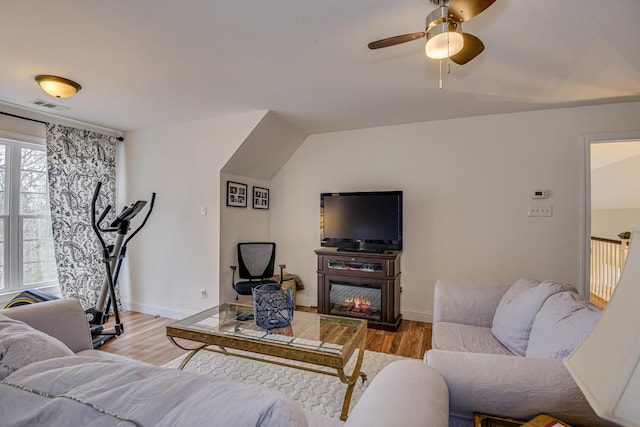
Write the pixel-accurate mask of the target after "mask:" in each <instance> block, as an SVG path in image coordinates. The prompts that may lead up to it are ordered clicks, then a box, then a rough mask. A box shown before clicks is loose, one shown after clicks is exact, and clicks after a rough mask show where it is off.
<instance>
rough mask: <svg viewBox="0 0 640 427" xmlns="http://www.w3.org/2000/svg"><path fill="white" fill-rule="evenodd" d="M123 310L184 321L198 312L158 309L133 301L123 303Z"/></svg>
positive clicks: (166, 308)
mask: <svg viewBox="0 0 640 427" xmlns="http://www.w3.org/2000/svg"><path fill="white" fill-rule="evenodd" d="M122 308H124V309H125V310H131V311H137V312H138V313H144V314H151V315H152V316H160V317H166V318H167V319H184V318H185V317H188V316H191V315H192V314H196V313H197V311H183V310H176V309H173V308H168V307H157V306H154V305H149V304H137V303H135V302H131V301H122Z"/></svg>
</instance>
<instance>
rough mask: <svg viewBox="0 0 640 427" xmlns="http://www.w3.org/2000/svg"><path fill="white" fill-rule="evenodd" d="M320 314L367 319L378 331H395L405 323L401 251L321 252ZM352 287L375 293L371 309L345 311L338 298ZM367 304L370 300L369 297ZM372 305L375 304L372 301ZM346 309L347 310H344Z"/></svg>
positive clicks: (333, 250)
mask: <svg viewBox="0 0 640 427" xmlns="http://www.w3.org/2000/svg"><path fill="white" fill-rule="evenodd" d="M315 252H316V254H317V256H318V270H317V273H318V312H319V313H323V314H334V315H339V316H347V317H358V318H364V319H367V320H368V323H369V326H370V327H372V328H376V329H384V330H387V331H396V330H397V329H398V327H399V326H400V322H402V315H401V314H400V292H401V288H400V255H401V252H398V251H384V252H383V253H369V252H342V251H337V250H336V249H328V248H327V249H325V248H322V249H318V250H316V251H315ZM348 288H353V291H354V293H355V294H358V291H359V290H362V291H363V292H366V293H369V294H373V295H374V297H373V298H372V300H375V301H376V302H375V303H371V304H370V306H371V309H370V310H368V311H366V310H364V311H359V310H360V309H359V308H358V309H357V310H353V311H352V308H351V307H347V308H345V307H346V306H347V305H348V303H346V302H343V301H345V300H343V299H342V298H341V297H339V296H338V295H337V293H338V292H339V291H344V290H348ZM367 301H369V299H368V298H367ZM372 302H373V301H372ZM365 308H366V307H365ZM345 310H346V311H345Z"/></svg>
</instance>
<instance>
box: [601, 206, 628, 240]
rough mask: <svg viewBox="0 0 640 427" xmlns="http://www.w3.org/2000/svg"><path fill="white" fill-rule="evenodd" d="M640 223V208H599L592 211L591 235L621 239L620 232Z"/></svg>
mask: <svg viewBox="0 0 640 427" xmlns="http://www.w3.org/2000/svg"><path fill="white" fill-rule="evenodd" d="M636 224H640V209H598V210H592V211H591V235H592V236H594V237H602V238H604V239H611V240H620V237H618V234H620V233H622V232H624V231H631V228H632V227H633V226H634V225H636Z"/></svg>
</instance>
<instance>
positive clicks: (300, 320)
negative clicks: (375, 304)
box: [167, 303, 367, 421]
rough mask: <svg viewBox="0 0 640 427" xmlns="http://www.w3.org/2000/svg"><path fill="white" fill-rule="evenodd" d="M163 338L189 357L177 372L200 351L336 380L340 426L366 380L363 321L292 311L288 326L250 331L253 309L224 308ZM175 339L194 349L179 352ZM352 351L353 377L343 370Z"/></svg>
mask: <svg viewBox="0 0 640 427" xmlns="http://www.w3.org/2000/svg"><path fill="white" fill-rule="evenodd" d="M167 337H168V338H169V340H170V341H171V342H172V343H173V344H175V345H176V346H177V347H179V348H181V349H183V350H187V351H189V352H190V353H189V354H188V355H187V357H185V359H184V360H183V361H182V363H181V365H180V368H179V369H183V368H184V367H185V365H186V364H187V363H188V362H189V360H191V358H192V357H193V356H194V355H195V354H196V353H198V352H199V351H200V350H206V351H211V352H214V353H222V354H225V355H230V356H237V357H243V358H246V359H252V360H259V361H262V362H267V363H274V364H277V365H281V366H288V367H292V368H296V369H303V370H306V371H311V372H317V373H321V374H326V375H333V376H337V377H338V378H340V381H342V382H343V383H344V384H346V385H347V391H346V393H345V396H344V401H343V404H342V413H341V415H340V419H341V420H343V421H344V420H346V419H347V414H348V412H349V404H350V403H351V395H352V394H353V389H354V386H355V384H356V382H357V380H358V377H360V378H362V381H363V382H364V381H366V380H367V376H366V374H365V373H364V372H361V371H360V369H361V368H362V360H363V358H364V349H365V342H366V338H367V321H366V320H364V319H356V318H348V317H339V316H329V315H324V314H317V313H307V312H303V311H295V312H294V316H293V321H292V322H291V324H290V325H288V326H286V327H284V328H280V329H272V330H266V329H263V328H260V327H258V326H256V324H255V322H254V320H253V306H250V305H242V304H231V303H225V304H221V305H219V306H216V307H213V308H210V309H208V310H205V311H202V312H200V313H197V314H194V315H193V316H190V317H187V318H186V319H183V320H180V321H178V322H176V323H173V324H171V325H169V326H167ZM176 338H180V339H184V340H189V341H193V342H197V343H199V344H200V345H198V346H197V347H193V348H189V347H185V346H183V345H181V344H180V343H178V342H176ZM356 349H357V350H359V351H358V356H357V359H356V361H355V366H354V368H353V372H351V374H347V373H345V367H346V365H347V363H348V362H349V360H350V359H351V357H352V356H353V355H354V353H355V351H356ZM234 350H242V351H243V352H249V353H250V354H246V353H239V352H237V351H236V352H234ZM261 356H273V357H277V358H279V359H285V360H272V359H269V358H264V357H261ZM287 360H291V361H295V362H304V363H305V364H311V365H316V366H318V368H317V369H316V368H314V367H313V366H311V367H310V366H299V365H295V364H291V363H287ZM321 367H325V368H330V369H331V370H327V369H321ZM334 370H335V372H334Z"/></svg>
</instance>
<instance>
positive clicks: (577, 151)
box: [271, 103, 640, 321]
mask: <svg viewBox="0 0 640 427" xmlns="http://www.w3.org/2000/svg"><path fill="white" fill-rule="evenodd" d="M639 115H640V103H627V104H612V105H605V106H597V107H584V108H571V109H558V110H547V111H536V112H526V113H517V114H501V115H493V116H483V117H471V118H464V119H456V120H445V121H435V122H424V123H415V124H408V125H401V126H389V127H380V128H370V129H361V130H354V131H347V132H336V133H327V134H318V135H311V136H309V137H308V138H307V140H306V141H305V142H304V143H303V144H302V146H301V147H300V148H299V149H298V150H297V151H296V153H295V154H294V155H293V156H292V158H291V159H290V160H289V162H288V163H287V164H286V165H285V166H284V167H283V168H282V169H281V171H280V172H279V173H278V175H277V176H276V177H275V178H274V179H273V180H272V183H271V206H272V213H271V218H272V230H271V233H272V237H273V238H274V239H275V240H276V241H278V243H279V253H280V257H281V258H282V259H284V260H286V263H287V265H288V267H289V268H288V270H289V271H291V272H293V273H297V274H298V275H300V276H301V278H302V279H303V281H304V283H305V285H306V288H307V289H306V290H305V291H303V292H301V293H299V294H298V301H299V304H303V305H316V303H317V295H316V292H317V283H316V273H315V272H316V258H315V254H314V252H313V251H314V249H317V248H318V247H319V240H320V239H319V194H320V193H321V192H324V191H354V190H403V191H404V203H405V206H404V235H405V240H404V251H403V255H402V286H403V289H404V293H403V294H402V304H401V308H402V312H403V316H404V317H405V318H408V319H414V320H423V321H424V320H426V321H429V320H430V319H431V315H432V311H433V307H432V299H433V286H434V282H435V280H436V279H437V278H440V277H445V278H458V279H479V280H495V281H504V282H513V281H514V280H516V279H517V278H520V277H534V278H538V279H555V280H560V281H567V282H572V283H574V284H576V285H578V286H579V287H582V286H583V284H582V283H580V281H581V279H582V277H581V276H582V273H581V272H582V270H581V265H580V262H581V255H582V245H583V244H584V242H583V236H582V226H583V224H582V221H583V215H584V188H583V179H584V178H583V177H584V169H583V168H584V160H583V159H584V153H583V150H584V143H583V139H582V136H583V135H584V134H594V133H599V132H614V131H622V130H629V129H634V128H636V127H637V126H638V125H637V118H638V116H639ZM534 189H545V190H549V191H550V194H551V197H550V198H549V199H546V200H543V201H538V200H532V199H531V197H530V193H531V191H532V190H534ZM536 204H551V205H553V217H551V218H529V217H527V208H528V206H529V205H536Z"/></svg>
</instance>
